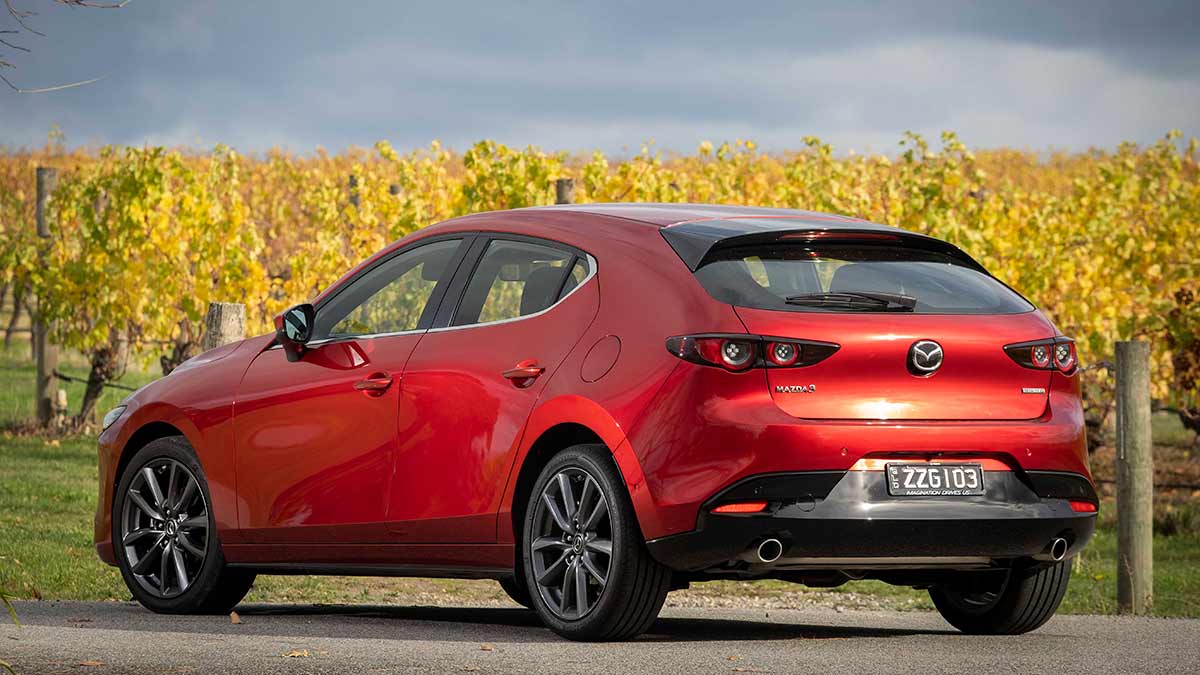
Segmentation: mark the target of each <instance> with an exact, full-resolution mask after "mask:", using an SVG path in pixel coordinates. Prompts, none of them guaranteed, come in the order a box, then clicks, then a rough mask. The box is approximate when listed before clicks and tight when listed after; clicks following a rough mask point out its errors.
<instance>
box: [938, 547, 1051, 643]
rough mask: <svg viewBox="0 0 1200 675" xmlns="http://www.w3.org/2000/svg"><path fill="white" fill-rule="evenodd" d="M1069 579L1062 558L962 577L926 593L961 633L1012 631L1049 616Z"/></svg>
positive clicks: (1032, 625) (1027, 628)
mask: <svg viewBox="0 0 1200 675" xmlns="http://www.w3.org/2000/svg"><path fill="white" fill-rule="evenodd" d="M1070 579H1071V561H1070V560H1063V561H1061V562H1057V563H1054V564H1052V565H1048V566H1040V567H1025V568H1022V567H1014V568H1013V569H1011V570H1008V571H1007V572H1004V573H994V572H991V573H989V572H984V573H979V574H975V575H965V576H964V577H963V578H961V579H957V580H955V581H953V582H949V583H945V584H939V585H937V586H934V587H932V588H930V589H929V596H930V597H931V598H932V599H933V604H934V605H935V606H936V607H937V609H938V612H940V613H941V615H942V617H943V618H945V619H946V621H948V622H949V623H950V625H952V626H954V627H955V628H957V629H959V630H961V631H962V632H964V633H971V634H975V635H1017V634H1020V633H1028V632H1029V631H1031V630H1034V629H1036V628H1038V627H1039V626H1041V625H1042V624H1044V623H1046V622H1047V621H1049V620H1050V617H1052V616H1054V612H1055V611H1056V610H1058V605H1059V603H1061V602H1062V599H1063V595H1065V594H1066V592H1067V582H1068V581H1070Z"/></svg>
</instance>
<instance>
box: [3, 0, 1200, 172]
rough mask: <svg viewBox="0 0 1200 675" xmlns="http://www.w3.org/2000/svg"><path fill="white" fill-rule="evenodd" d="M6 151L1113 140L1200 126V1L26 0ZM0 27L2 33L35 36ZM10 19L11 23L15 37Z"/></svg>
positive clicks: (12, 57) (888, 148) (879, 145)
mask: <svg viewBox="0 0 1200 675" xmlns="http://www.w3.org/2000/svg"><path fill="white" fill-rule="evenodd" d="M13 3H14V4H15V5H16V6H18V7H24V8H27V9H34V10H36V11H38V15H37V16H34V17H31V18H30V19H28V22H29V23H30V25H31V26H33V27H34V28H36V29H38V30H40V31H41V32H44V33H46V37H44V38H43V37H38V36H36V35H31V34H23V35H17V36H5V37H8V38H10V40H11V41H14V42H17V43H18V44H22V45H24V46H27V47H29V48H31V49H32V50H33V51H32V53H30V54H23V53H14V52H12V51H10V50H5V51H2V52H0V58H6V59H7V60H9V61H12V62H13V63H14V64H15V65H16V66H17V67H16V68H15V69H10V70H6V71H4V73H5V75H6V76H7V77H8V78H9V79H11V80H13V81H14V82H15V83H17V84H18V85H19V86H24V87H35V86H46V85H53V84H59V83H62V82H69V81H73V80H80V79H84V78H91V77H97V76H103V77H104V79H103V80H102V81H100V82H98V83H95V84H91V85H88V86H84V87H79V88H75V89H69V90H66V91H59V92H53V93H46V94H16V93H13V92H12V91H9V90H5V89H0V145H8V146H23V145H39V144H41V143H42V142H43V141H44V140H45V138H46V134H47V131H48V130H49V129H50V127H51V125H53V124H58V125H59V127H61V129H62V131H63V132H64V133H65V134H66V136H67V140H68V142H69V143H71V144H72V145H76V144H101V143H132V144H141V143H164V144H169V145H192V146H200V147H208V146H211V145H213V144H215V143H219V142H222V143H227V144H230V145H233V146H235V147H237V148H238V149H240V150H242V151H260V150H264V149H267V148H270V147H272V146H281V147H285V148H287V149H290V150H293V151H297V152H308V151H311V150H312V149H314V148H315V147H318V146H320V147H325V148H328V149H330V150H334V151H336V150H340V149H342V148H344V147H346V146H348V145H360V146H369V145H371V144H372V143H374V142H375V141H376V140H378V139H381V138H383V139H388V140H390V141H391V142H392V144H393V145H395V146H396V147H397V148H398V149H409V148H412V147H416V146H422V145H426V144H428V143H429V142H430V141H431V140H433V139H439V140H441V141H442V142H443V143H445V144H448V145H450V146H452V147H455V148H459V149H462V148H465V147H466V146H467V145H469V144H470V143H471V142H473V141H475V140H478V139H481V138H493V139H496V140H499V141H502V142H505V143H510V144H516V145H525V144H535V145H539V146H542V147H543V148H547V149H564V150H587V149H592V148H599V149H602V150H605V151H609V152H617V153H621V152H629V151H634V152H635V151H636V150H637V148H638V147H639V146H640V144H641V143H642V141H644V140H647V139H651V138H653V139H655V140H656V141H657V143H658V145H659V146H660V147H662V148H665V149H674V150H682V151H692V150H693V149H694V148H695V147H696V145H697V144H698V143H699V142H700V141H702V140H706V139H708V140H713V141H720V140H724V139H734V138H751V139H754V140H756V141H758V142H759V143H760V144H761V145H762V146H764V147H765V148H767V149H773V150H776V149H787V148H796V147H799V145H800V138H801V137H802V136H805V135H809V134H813V135H817V136H820V137H821V138H823V139H825V140H827V141H830V142H832V143H834V144H835V147H836V148H837V149H838V151H839V152H845V151H846V150H849V149H854V150H856V151H859V152H862V151H870V150H874V151H885V152H894V151H895V150H896V142H897V140H898V139H899V137H900V134H901V133H902V132H903V131H905V130H906V129H911V130H915V131H919V132H922V133H925V134H928V135H930V136H935V135H936V134H938V133H939V132H940V131H941V130H943V129H952V130H956V131H958V132H959V133H960V134H961V135H962V137H963V138H964V139H965V140H966V141H967V143H968V144H969V145H971V146H974V147H990V146H998V145H1008V146H1017V147H1022V148H1031V149H1039V150H1040V149H1047V148H1065V149H1083V148H1086V147H1088V146H1108V147H1111V146H1113V145H1115V144H1116V143H1117V142H1119V141H1121V140H1123V139H1124V140H1137V141H1143V142H1146V141H1153V140H1154V139H1156V138H1158V137H1160V136H1161V135H1162V134H1163V133H1165V132H1166V131H1167V130H1169V129H1172V128H1179V129H1182V130H1183V131H1184V132H1185V134H1188V135H1196V134H1200V2H1197V1H1196V0H1183V1H1180V2H1147V1H1141V2H1115V1H1113V2H1110V1H1099V0H1097V1H1092V2H1057V3H1050V2H1030V3H1019V2H1013V1H1005V2H986V3H982V2H981V3H978V4H965V3H964V4H955V3H949V2H946V3H934V2H928V3H913V2H904V3H900V2H892V3H854V4H851V3H845V2H820V3H801V2H780V3H772V2H762V1H742V2H730V1H729V0H725V1H724V2H701V1H697V0H693V1H691V2H679V3H667V2H661V3H660V2H650V1H649V0H643V1H642V2H618V1H616V0H605V1H602V2H586V3H583V2H580V3H569V2H564V1H561V0H560V1H558V2H545V3H537V2H527V3H519V5H518V3H505V2H478V3H459V2H451V1H449V0H440V1H434V2H430V1H427V0H426V1H422V2H412V3H409V2H400V1H386V0H380V1H374V2H366V1H362V2H355V1H352V0H346V1H344V2H328V1H325V2H311V1H305V0H279V1H274V0H271V1H267V0H208V1H204V2H200V1H184V0H174V1H173V0H133V1H132V2H130V4H129V5H128V6H126V7H125V8H124V9H120V10H103V9H79V8H69V7H61V6H55V5H53V4H52V3H51V1H50V0H13ZM12 23H13V22H12V21H11V20H10V19H9V18H8V17H7V16H0V29H4V28H13V27H15V26H13V25H12ZM5 24H7V25H5Z"/></svg>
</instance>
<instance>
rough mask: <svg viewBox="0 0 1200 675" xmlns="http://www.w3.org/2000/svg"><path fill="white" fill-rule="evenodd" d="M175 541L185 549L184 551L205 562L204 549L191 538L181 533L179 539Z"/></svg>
mask: <svg viewBox="0 0 1200 675" xmlns="http://www.w3.org/2000/svg"><path fill="white" fill-rule="evenodd" d="M175 541H176V543H178V544H179V545H180V546H182V547H183V550H185V551H187V552H188V553H191V554H192V555H194V556H196V557H197V558H199V559H200V560H201V561H203V560H204V549H202V548H200V547H199V546H197V545H196V543H195V542H194V541H192V538H191V537H189V536H187V535H186V534H184V533H183V532H180V533H179V537H178V538H177V539H176V540H175Z"/></svg>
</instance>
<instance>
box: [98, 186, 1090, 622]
mask: <svg viewBox="0 0 1200 675" xmlns="http://www.w3.org/2000/svg"><path fill="white" fill-rule="evenodd" d="M276 327H277V331H276V333H275V334H272V335H263V336H260V337H254V338H250V339H247V340H243V341H241V342H237V343H234V344H230V345H226V346H224V347H220V348H218V349H213V350H211V351H208V352H205V353H204V354H201V355H200V356H197V357H196V358H193V359H192V360H190V361H188V362H186V363H185V364H183V365H182V366H180V367H179V368H178V369H177V370H175V371H174V372H173V373H171V374H170V375H169V376H167V377H164V378H162V379H160V380H158V381H156V382H153V383H151V384H149V385H147V386H146V387H143V388H142V389H140V390H139V391H137V392H136V393H134V394H133V395H132V396H130V397H129V398H128V399H127V400H126V401H124V402H123V403H122V404H121V405H120V406H118V407H117V408H116V409H114V410H113V411H112V412H110V413H109V414H108V415H107V416H106V418H105V421H104V426H105V428H104V431H103V433H102V434H101V436H100V493H101V499H100V504H99V509H98V511H97V514H96V528H95V538H96V549H97V551H98V552H99V555H100V557H101V558H102V559H103V560H104V561H105V562H107V563H109V564H112V565H117V566H118V567H120V570H121V574H122V575H123V577H124V579H125V581H126V583H127V584H128V585H129V589H130V591H131V592H132V593H133V595H134V597H135V598H136V599H137V600H138V601H139V602H141V603H142V604H143V605H145V606H146V607H148V608H149V609H151V610H154V611H157V612H172V613H182V612H218V611H219V612H224V611H227V610H229V609H230V608H231V607H233V606H234V605H235V604H236V603H237V602H238V601H239V600H240V599H241V598H242V597H243V596H244V595H245V594H246V592H247V591H248V590H249V589H250V587H251V584H252V583H253V582H254V579H255V576H256V575H259V574H324V573H328V574H350V575H394V576H428V577H459V578H481V579H495V580H497V581H499V582H500V584H501V586H503V588H504V590H505V591H507V593H508V594H509V595H510V596H511V597H512V598H513V599H514V600H515V601H516V602H518V603H521V604H522V605H525V606H527V607H530V608H532V609H533V610H535V611H536V612H537V614H538V615H539V616H540V617H541V619H542V620H543V621H544V622H545V624H546V625H547V626H549V627H550V628H551V629H553V630H554V631H556V632H557V633H559V634H561V635H563V636H566V637H568V638H574V639H592V640H608V639H621V638H628V637H631V636H634V635H637V634H638V633H641V632H643V631H645V630H647V629H648V628H649V627H650V626H651V624H652V623H653V622H654V619H655V617H656V616H657V614H658V612H659V609H660V608H661V607H662V604H663V601H664V598H665V597H666V595H667V593H668V591H670V590H672V589H679V588H683V587H686V586H687V585H688V584H689V583H691V582H698V581H705V580H710V579H782V580H787V581H793V582H796V583H802V584H808V585H812V586H821V587H831V586H837V585H840V584H842V583H845V582H848V581H852V580H857V579H879V580H882V581H885V582H887V583H891V584H897V585H901V586H911V587H914V588H919V589H928V592H929V593H930V595H931V596H932V598H933V602H934V604H935V605H936V606H937V608H938V610H939V611H940V612H941V613H942V615H943V616H944V617H945V618H946V619H947V620H948V621H949V622H950V623H951V624H953V625H954V626H956V627H958V628H960V629H962V630H964V631H966V632H971V633H1021V632H1025V631H1029V630H1032V629H1034V628H1037V627H1038V626H1040V625H1041V624H1042V623H1044V622H1045V621H1046V620H1047V619H1049V618H1050V616H1051V615H1052V614H1053V613H1054V611H1055V610H1056V608H1057V607H1058V604H1059V602H1060V601H1061V599H1062V597H1063V593H1064V592H1065V591H1066V588H1067V581H1068V578H1069V577H1070V572H1071V565H1070V561H1069V558H1070V557H1071V556H1072V555H1074V554H1075V553H1077V552H1078V551H1079V550H1080V549H1081V548H1082V547H1083V546H1084V545H1085V544H1086V543H1087V541H1088V539H1089V537H1090V536H1091V534H1092V530H1093V527H1094V524H1095V518H1096V509H1097V498H1096V492H1095V489H1094V487H1093V484H1092V481H1091V477H1090V473H1089V469H1088V463H1087V454H1086V451H1085V444H1084V425H1083V415H1082V411H1081V408H1080V397H1079V381H1078V376H1077V375H1076V371H1077V366H1076V355H1075V346H1074V344H1073V342H1072V341H1071V339H1070V338H1068V337H1065V336H1063V335H1062V334H1060V333H1059V331H1058V330H1057V329H1056V328H1055V326H1054V325H1053V324H1052V323H1051V322H1050V321H1049V320H1047V319H1046V317H1045V316H1043V315H1042V314H1041V313H1040V312H1039V311H1037V310H1036V309H1035V308H1034V307H1033V305H1031V304H1030V303H1029V302H1028V301H1027V300H1025V299H1024V298H1022V297H1021V296H1020V295H1019V294H1017V293H1016V292H1014V291H1013V290H1012V289H1010V288H1008V287H1007V286H1005V285H1004V284H1003V283H1002V282H1001V281H999V280H997V279H996V278H994V277H992V276H991V275H990V274H988V272H987V271H986V270H985V269H983V268H982V267H981V266H980V265H979V264H978V263H977V262H975V261H974V260H972V259H971V258H970V257H969V256H967V255H966V254H965V253H963V252H962V251H961V250H959V249H958V248H956V247H954V246H952V245H950V244H948V243H945V242H942V241H939V240H937V239H933V238H930V237H927V236H923V235H919V234H915V233H912V232H907V231H903V230H899V229H895V228H891V227H885V226H881V225H875V224H872V223H868V222H864V221H862V220H857V219H854V218H847V217H841V216H834V215H825V214H819V213H811V212H805V211H791V210H777V209H756V208H739V207H729V206H705V205H678V204H672V205H665V204H620V205H618V204H610V205H602V204H588V205H574V206H560V207H546V208H533V209H521V210H514V211H504V212H496V213H483V214H477V215H471V216H466V217H462V218H456V219H454V220H450V221H448V222H444V223H441V224H439V225H434V226H431V227H427V228H425V229H422V230H421V231H419V232H417V233H415V234H412V235H410V236H408V237H405V238H404V239H402V240H400V241H399V242H396V243H395V244H393V245H392V246H390V247H388V248H387V249H385V250H384V251H381V252H380V253H379V254H377V255H375V256H374V257H372V258H371V259H369V260H367V261H366V262H364V263H362V264H361V265H359V266H358V267H357V268H355V269H353V270H351V271H350V272H348V273H347V274H346V275H345V276H344V277H343V278H342V279H341V280H339V281H338V282H337V283H335V284H334V285H333V286H331V287H330V288H329V289H328V290H326V291H325V292H323V293H322V294H321V295H319V296H318V297H317V298H315V299H314V300H313V301H312V303H311V304H302V305H298V306H296V307H294V308H292V309H289V310H288V311H286V312H284V313H283V314H281V315H280V316H279V317H276Z"/></svg>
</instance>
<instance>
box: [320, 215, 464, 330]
mask: <svg viewBox="0 0 1200 675" xmlns="http://www.w3.org/2000/svg"><path fill="white" fill-rule="evenodd" d="M460 241H461V240H458V239H450V240H444V241H438V242H434V243H431V244H424V245H421V246H418V247H416V248H414V249H411V250H409V251H405V252H404V253H401V254H399V255H397V256H395V257H393V258H391V259H389V260H387V261H385V262H384V263H382V264H380V265H378V266H376V267H375V268H374V269H372V270H370V271H368V272H366V273H365V274H363V275H362V276H361V277H359V278H358V279H356V280H354V281H353V282H351V285H350V286H349V287H348V288H346V290H344V291H342V292H341V293H339V294H337V295H336V296H334V298H333V299H332V300H330V301H329V302H328V303H327V304H325V305H324V306H322V307H321V309H320V311H319V312H318V313H317V321H316V331H315V333H314V337H315V338H317V339H324V338H344V337H354V336H361V335H376V334H380V333H401V332H404V331H410V330H416V329H417V328H418V327H419V326H420V325H421V317H422V316H423V315H424V314H425V313H426V311H427V310H432V309H433V308H430V307H428V304H429V299H430V297H431V296H432V295H433V291H434V289H435V288H436V287H437V285H438V282H439V281H441V280H442V279H443V278H444V277H446V276H447V267H448V265H449V263H450V260H451V258H453V257H454V253H455V251H457V250H458V246H459V243H460Z"/></svg>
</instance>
